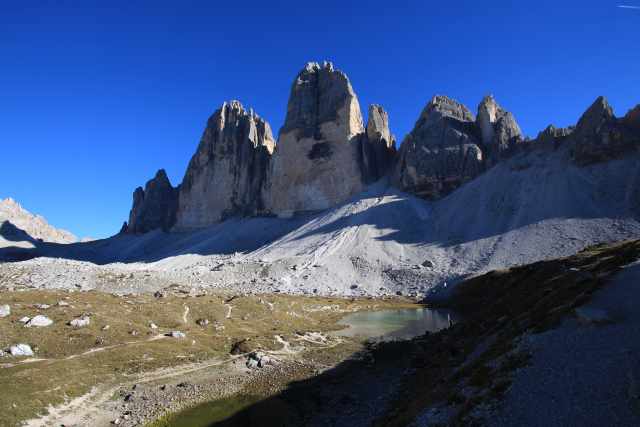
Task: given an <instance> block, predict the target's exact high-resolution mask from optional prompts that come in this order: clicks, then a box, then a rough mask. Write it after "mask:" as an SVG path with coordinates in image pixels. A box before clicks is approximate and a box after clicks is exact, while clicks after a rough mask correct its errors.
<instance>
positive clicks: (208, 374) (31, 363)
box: [0, 278, 409, 426]
mask: <svg viewBox="0 0 640 427" xmlns="http://www.w3.org/2000/svg"><path fill="white" fill-rule="evenodd" d="M5 283H6V278H5ZM12 288H13V290H6V289H5V290H3V291H2V292H1V293H0V306H3V305H5V304H6V305H8V306H9V307H10V314H9V315H8V316H6V317H2V318H0V349H7V350H8V349H9V347H11V346H12V345H16V344H20V343H24V344H27V345H29V346H30V347H31V348H32V349H33V351H34V355H33V356H31V357H12V356H10V355H9V354H5V355H4V356H3V357H0V370H2V375H0V389H2V390H3V393H1V394H0V413H2V414H3V418H2V420H0V425H7V426H12V425H18V423H19V422H20V421H24V420H26V419H32V418H34V417H35V416H36V415H39V414H45V413H46V412H47V408H48V407H50V406H52V408H49V409H50V410H49V412H50V414H51V416H50V417H49V418H44V419H41V420H39V421H35V420H34V421H33V422H32V423H31V425H46V424H51V423H53V422H54V421H56V422H59V421H60V420H70V421H74V422H80V423H82V420H83V417H84V420H85V422H86V421H87V420H88V419H91V420H92V422H94V421H95V420H101V421H104V422H106V423H109V422H111V421H113V420H115V419H119V420H120V421H121V422H122V423H123V425H127V424H130V425H136V424H138V423H139V422H141V421H143V420H148V419H150V418H153V417H157V416H159V415H162V414H163V413H164V412H166V411H167V410H174V409H177V408H178V407H179V406H181V405H185V404H190V403H191V404H192V403H194V402H197V401H200V400H206V399H211V398H218V397H221V396H226V395H229V394H232V393H234V392H235V391H237V390H238V388H239V387H242V386H243V384H245V383H246V382H247V378H249V377H251V378H253V376H254V375H255V374H248V372H254V371H256V369H251V370H248V369H247V368H246V366H245V364H246V362H247V354H249V353H251V352H253V351H255V350H259V351H261V352H264V354H265V355H269V357H270V358H272V359H274V362H275V360H278V361H281V363H277V364H276V363H274V365H277V366H278V367H277V368H273V369H279V370H282V372H283V375H276V376H278V377H281V378H286V377H287V375H289V374H291V375H294V374H295V375H311V374H313V372H315V370H317V369H319V368H321V367H322V366H323V364H322V363H320V362H318V363H311V362H305V363H307V365H306V367H305V368H304V369H298V368H296V369H293V368H292V367H296V366H297V365H296V363H300V362H301V361H305V360H307V361H309V360H313V358H309V357H308V356H304V354H306V352H308V351H309V350H314V354H315V350H318V349H325V350H327V351H329V353H328V356H327V360H326V363H334V362H335V361H337V360H339V359H340V358H342V357H347V355H346V354H345V352H344V349H345V348H351V347H349V345H350V344H348V343H345V342H343V340H342V339H341V338H337V337H333V336H331V335H330V334H329V335H327V333H328V332H330V331H331V330H334V329H337V328H339V327H338V326H337V325H336V321H337V320H339V319H340V317H342V316H344V314H345V313H348V312H352V311H357V310H370V309H380V308H384V307H400V306H406V305H408V304H409V303H408V302H406V301H399V300H391V299H388V300H370V299H348V300H347V299H338V298H336V299H330V298H320V297H317V298H313V297H296V296H287V295H278V294H272V295H239V294H207V293H195V292H188V291H184V290H180V289H167V290H165V291H164V292H162V293H157V294H155V295H153V294H138V295H120V296H119V295H114V294H108V293H103V292H100V291H86V292H83V291H62V290H33V289H30V288H29V287H27V286H21V285H16V286H13V287H12ZM37 315H41V316H45V317H46V318H48V319H50V320H51V321H52V322H53V323H52V324H51V325H49V326H43V327H35V326H34V327H25V325H24V324H23V323H22V322H21V321H20V319H22V318H23V317H29V318H33V317H35V316H37ZM80 318H85V319H89V324H88V325H86V326H81V327H73V326H71V325H70V324H69V322H71V321H73V320H74V319H80ZM174 332H175V333H174ZM172 333H173V335H174V336H175V337H174V336H170V335H171V334H172ZM182 334H184V335H182ZM334 347H335V348H336V350H335V351H334V350H332V349H333V348H334ZM230 353H234V354H230ZM347 353H348V351H347ZM267 369H269V368H267ZM257 370H259V369H257ZM284 373H288V374H287V375H284ZM190 375H192V376H195V378H196V380H189V376H190ZM238 378H241V379H242V380H238ZM136 384H138V386H136V387H139V388H137V389H136V390H137V391H136V390H133V389H131V387H134V386H135V385H136ZM148 384H153V385H148ZM156 385H157V387H156ZM163 385H164V386H166V387H165V388H164V389H161V388H160V387H161V386H163ZM274 387H275V386H274ZM128 390H131V391H128ZM267 392H268V390H265V391H264V393H267ZM87 393H89V394H87ZM129 394H130V395H131V396H129V397H127V396H128V395H129ZM145 394H146V395H147V398H146V399H138V398H137V397H138V396H140V395H145ZM114 396H115V400H113V401H112V399H113V398H114ZM168 398H171V399H172V401H173V402H174V403H171V402H167V399H168ZM182 398H185V399H182ZM114 402H115V403H114ZM143 402H144V404H142V403H143ZM178 402H179V405H178ZM138 403H140V404H138ZM121 404H122V406H121ZM125 416H126V419H125ZM67 423H68V424H67V425H73V424H72V423H70V422H67ZM94 425H99V423H98V424H94Z"/></svg>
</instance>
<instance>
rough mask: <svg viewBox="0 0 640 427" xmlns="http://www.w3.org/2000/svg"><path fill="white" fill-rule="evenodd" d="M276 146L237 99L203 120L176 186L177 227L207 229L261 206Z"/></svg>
mask: <svg viewBox="0 0 640 427" xmlns="http://www.w3.org/2000/svg"><path fill="white" fill-rule="evenodd" d="M274 148H275V141H274V139H273V136H272V133H271V128H270V126H269V124H268V123H267V122H266V121H264V120H263V119H262V118H260V117H259V116H258V115H256V114H255V113H254V112H253V110H249V111H246V110H245V109H244V107H243V106H242V104H240V102H238V101H231V102H225V103H224V104H223V105H222V107H221V108H220V109H218V110H217V111H216V112H215V113H214V114H213V115H212V116H211V118H210V119H209V121H208V122H207V127H206V129H205V131H204V134H203V135H202V139H201V141H200V145H199V146H198V149H197V151H196V153H195V154H194V155H193V157H192V159H191V161H190V162H189V166H188V168H187V172H186V174H185V176H184V180H183V181H182V185H181V187H180V197H179V205H178V213H177V220H176V228H177V229H191V228H197V227H206V226H208V225H211V224H214V223H216V222H218V221H220V220H222V219H225V218H227V217H229V216H233V215H255V214H258V213H262V212H263V211H264V209H265V205H264V201H263V197H262V188H263V186H264V185H265V180H266V175H267V168H268V164H269V159H270V157H271V154H272V153H273V150H274Z"/></svg>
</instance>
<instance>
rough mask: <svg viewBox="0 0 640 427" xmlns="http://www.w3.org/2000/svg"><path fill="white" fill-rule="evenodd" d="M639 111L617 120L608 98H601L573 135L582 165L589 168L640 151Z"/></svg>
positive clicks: (578, 162) (586, 113)
mask: <svg viewBox="0 0 640 427" xmlns="http://www.w3.org/2000/svg"><path fill="white" fill-rule="evenodd" d="M637 110H638V107H636V108H635V109H634V110H631V111H630V112H629V113H628V114H627V116H625V117H624V118H622V119H617V118H616V117H615V115H614V114H613V109H612V108H611V106H610V105H609V103H608V102H607V100H606V99H605V98H604V97H602V96H601V97H599V98H598V99H596V101H595V102H594V103H593V104H592V105H591V107H589V108H588V109H587V111H585V113H584V114H583V115H582V117H580V120H578V123H577V124H576V128H575V131H574V132H573V134H572V135H571V142H572V144H573V158H574V161H575V162H576V164H578V165H588V164H592V163H597V162H602V161H606V160H610V159H614V158H617V157H620V156H621V155H623V154H625V153H626V152H628V151H629V150H633V149H637V148H638V147H640V132H638V128H639V126H638V118H637V115H638V114H639V113H638V112H637Z"/></svg>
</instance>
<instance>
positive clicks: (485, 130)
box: [476, 95, 523, 164]
mask: <svg viewBox="0 0 640 427" xmlns="http://www.w3.org/2000/svg"><path fill="white" fill-rule="evenodd" d="M476 125H477V126H478V128H479V130H480V135H481V142H482V145H483V147H484V152H485V157H486V160H487V162H488V163H489V164H495V163H497V162H498V161H500V160H501V159H503V158H504V157H506V156H508V155H509V154H511V153H513V151H514V150H515V148H516V147H517V145H518V144H519V143H520V142H522V141H523V138H522V131H521V130H520V126H518V123H517V122H516V120H515V118H514V117H513V115H512V114H511V113H510V112H508V111H505V110H504V109H503V108H502V107H501V106H500V105H498V103H497V102H496V100H495V99H494V98H493V96H491V95H489V96H485V97H484V98H483V99H482V101H481V102H480V105H478V115H477V117H476Z"/></svg>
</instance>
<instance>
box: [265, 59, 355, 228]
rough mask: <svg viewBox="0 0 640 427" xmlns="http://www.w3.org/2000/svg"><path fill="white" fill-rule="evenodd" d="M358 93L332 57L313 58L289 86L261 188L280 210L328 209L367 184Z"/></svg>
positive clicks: (280, 212)
mask: <svg viewBox="0 0 640 427" xmlns="http://www.w3.org/2000/svg"><path fill="white" fill-rule="evenodd" d="M363 133H364V126H363V122H362V115H361V113H360V105H359V103H358V99H357V97H356V95H355V93H354V91H353V88H352V87H351V84H350V83H349V80H348V78H347V76H346V75H345V74H344V73H343V72H341V71H339V70H335V69H334V68H333V65H332V64H331V63H324V64H323V65H319V64H317V63H309V64H307V65H306V66H305V68H304V69H303V70H302V71H301V72H300V73H299V74H298V76H297V77H296V79H295V81H294V82H293V85H292V87H291V93H290V96H289V103H288V106H287V117H286V119H285V123H284V126H283V127H282V129H281V130H280V137H279V140H278V146H277V149H276V151H275V153H274V155H273V158H272V163H271V167H270V173H269V180H268V185H267V186H266V188H265V191H264V192H263V194H264V195H265V199H266V200H267V206H268V210H269V211H270V212H271V213H273V214H277V215H279V216H289V215H291V214H293V213H295V212H300V211H311V210H320V209H326V208H329V207H331V206H335V205H336V204H338V203H340V202H342V201H345V200H347V199H348V198H350V197H351V196H353V195H354V194H356V193H358V192H359V191H361V190H362V189H363V186H364V183H363V179H362V170H361V166H360V165H361V146H362V142H361V135H362V134H363Z"/></svg>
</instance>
